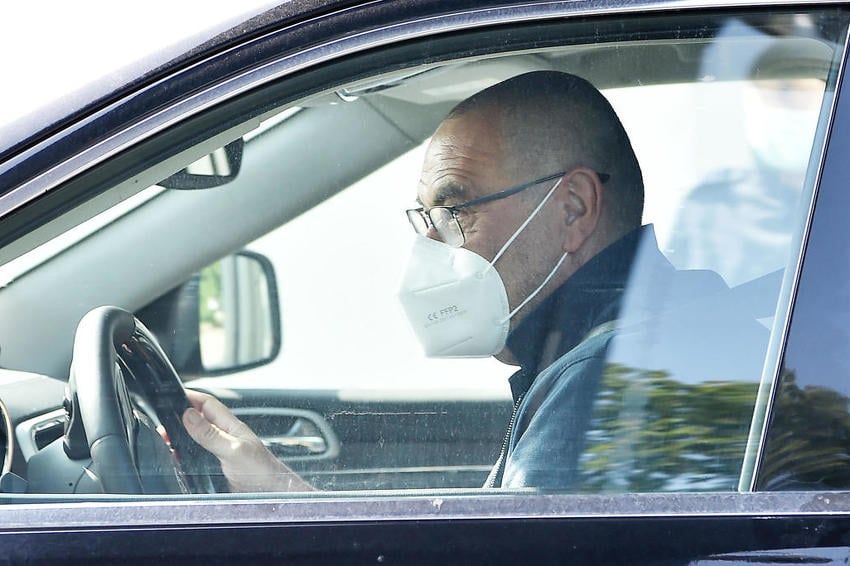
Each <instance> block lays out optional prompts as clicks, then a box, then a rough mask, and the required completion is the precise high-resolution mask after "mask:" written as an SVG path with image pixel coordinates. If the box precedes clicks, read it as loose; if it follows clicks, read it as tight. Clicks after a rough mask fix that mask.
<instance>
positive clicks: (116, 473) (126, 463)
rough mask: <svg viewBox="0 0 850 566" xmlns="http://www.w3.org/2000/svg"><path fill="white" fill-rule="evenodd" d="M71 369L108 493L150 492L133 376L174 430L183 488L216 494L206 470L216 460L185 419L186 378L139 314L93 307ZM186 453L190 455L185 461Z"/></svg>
mask: <svg viewBox="0 0 850 566" xmlns="http://www.w3.org/2000/svg"><path fill="white" fill-rule="evenodd" d="M71 368H72V369H71V380H72V383H71V385H72V388H73V389H74V396H73V404H74V405H75V411H76V413H77V414H78V415H79V418H80V420H81V422H82V426H83V429H84V430H85V442H86V443H87V445H88V451H89V454H90V456H91V459H92V466H93V468H94V472H95V474H96V475H97V477H98V479H99V481H100V483H101V486H102V487H103V490H104V491H105V492H107V493H124V494H141V493H144V492H145V490H144V485H143V481H142V476H141V473H140V469H139V462H138V461H137V459H136V455H135V454H134V444H135V441H136V438H135V437H134V431H136V430H137V429H138V427H139V426H140V424H141V423H140V422H138V417H136V416H135V415H134V412H135V410H134V405H133V403H132V400H131V395H130V390H129V388H128V385H127V381H128V379H129V380H131V383H133V384H135V385H137V386H138V387H137V388H136V389H139V388H141V389H142V391H138V390H136V391H134V392H135V393H137V394H142V396H143V397H144V398H145V400H146V401H147V402H148V404H149V405H151V406H152V407H153V409H154V411H155V412H156V418H158V420H159V421H160V422H161V424H162V425H163V426H164V428H165V430H166V431H167V438H168V439H169V440H170V443H171V448H172V449H173V452H172V456H173V467H174V470H173V471H174V473H175V474H176V476H177V480H178V481H177V483H178V484H179V486H180V492H183V493H186V492H193V493H208V492H211V491H213V488H212V482H211V481H210V477H209V474H208V472H206V471H205V470H207V469H209V468H205V467H204V466H208V465H209V463H210V460H207V459H204V461H200V460H201V455H202V454H206V453H205V452H203V450H202V449H200V447H198V446H197V445H196V444H194V441H192V440H191V438H190V437H189V435H188V433H187V432H186V430H185V429H184V428H183V425H182V422H181V420H180V419H181V415H182V413H183V410H185V408H186V407H188V406H189V401H188V400H187V398H186V393H185V391H184V389H183V385H182V383H181V382H180V378H179V376H178V375H177V372H176V371H175V370H174V367H173V366H172V365H171V362H170V361H169V360H168V357H167V356H166V354H165V353H164V352H163V350H162V348H161V347H160V346H159V344H158V343H157V341H156V339H155V338H154V336H153V335H152V334H151V333H150V331H148V329H147V328H145V326H144V325H143V324H142V323H141V322H140V321H139V320H138V319H136V317H134V316H133V315H132V314H131V313H129V312H127V311H126V310H123V309H121V308H118V307H111V306H104V307H98V308H95V309H93V310H91V311H89V312H88V313H87V314H86V315H85V316H84V317H83V318H82V319H81V320H80V323H79V325H78V326H77V332H76V335H75V338H74V351H73V362H72V366H71ZM125 373H126V374H128V375H125ZM163 442H166V440H165V439H163ZM193 448H194V450H193ZM189 452H191V454H189ZM186 455H188V456H189V458H186V459H184V460H181V458H180V457H181V456H186ZM210 458H211V457H210Z"/></svg>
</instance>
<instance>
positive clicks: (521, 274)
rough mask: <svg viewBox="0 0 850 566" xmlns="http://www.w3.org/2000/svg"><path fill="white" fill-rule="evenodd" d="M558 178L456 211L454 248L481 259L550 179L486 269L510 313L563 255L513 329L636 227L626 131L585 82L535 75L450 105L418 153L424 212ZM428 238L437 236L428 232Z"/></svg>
mask: <svg viewBox="0 0 850 566" xmlns="http://www.w3.org/2000/svg"><path fill="white" fill-rule="evenodd" d="M559 172H564V173H563V175H561V176H559V177H556V178H554V179H550V180H549V181H547V182H543V183H539V184H538V185H536V186H531V187H529V188H527V189H525V190H523V191H521V192H520V193H517V194H515V195H513V196H509V197H506V198H501V199H498V200H492V201H489V202H485V203H482V204H480V205H473V206H469V207H464V208H461V209H459V210H458V211H457V214H458V217H459V222H460V225H461V228H462V231H463V236H464V243H463V246H464V247H465V248H467V249H469V250H471V251H474V252H476V253H477V254H479V255H481V256H482V257H484V258H485V259H487V260H488V261H492V260H493V258H494V257H495V256H496V253H497V252H498V251H499V250H500V249H501V248H502V247H503V246H504V244H505V243H506V242H507V241H508V239H509V238H510V237H511V236H512V235H513V234H514V233H515V232H516V231H517V230H518V229H519V228H520V226H521V225H522V223H523V222H524V221H525V220H526V219H527V218H528V217H529V215H530V214H531V213H532V212H533V211H534V209H535V207H536V206H537V205H538V204H539V203H540V202H541V201H542V200H543V198H544V197H545V196H546V194H547V192H549V191H550V190H551V189H552V187H553V186H554V185H555V183H556V182H558V181H559V180H560V184H559V185H558V187H557V189H555V191H554V192H553V193H552V195H551V197H550V198H549V200H548V201H547V202H546V204H545V206H544V207H543V208H542V209H541V210H540V212H539V213H538V214H537V216H535V218H534V219H533V220H532V221H531V222H530V223H529V224H528V226H527V227H526V228H525V229H524V230H523V231H522V233H521V234H519V236H518V237H517V238H516V240H515V241H514V242H513V243H512V244H511V246H510V247H509V248H508V249H507V250H506V251H505V252H504V255H503V256H501V257H500V258H499V260H498V261H497V263H496V269H497V270H498V272H499V275H500V276H501V278H502V280H503V281H504V284H505V288H506V290H507V293H508V301H509V303H510V306H511V308H512V309H513V308H516V306H517V305H519V304H521V303H522V301H523V300H525V299H526V298H527V297H528V296H529V295H530V294H531V293H533V292H534V290H535V289H537V288H538V287H539V286H540V285H541V283H542V282H543V281H544V280H545V278H546V276H547V275H548V274H549V273H550V272H551V270H552V269H553V268H554V267H555V266H556V265H557V263H558V260H559V259H560V258H561V257H562V256H563V254H564V253H565V252H566V253H568V254H569V255H568V257H567V260H566V261H565V262H564V263H563V265H561V267H560V268H559V269H558V271H557V273H556V274H555V276H553V278H552V279H551V281H550V282H549V283H548V284H547V285H546V286H545V287H544V288H543V290H542V292H541V293H540V294H539V295H538V297H537V298H536V300H535V301H533V302H531V303H529V304H528V305H527V306H526V307H525V308H523V309H522V310H521V311H520V312H519V313H517V315H516V317H515V318H514V319H513V323H516V322H517V321H518V320H521V318H522V317H523V316H524V315H525V314H526V313H527V312H529V311H530V310H531V309H532V308H533V306H534V305H535V304H536V303H537V302H538V301H539V300H542V299H543V298H544V297H545V296H546V295H548V294H549V293H551V291H552V290H554V289H555V288H557V287H558V286H559V285H560V284H561V283H563V282H564V281H565V280H566V279H568V278H569V277H570V276H571V275H572V274H573V273H574V272H575V271H576V270H577V269H578V268H579V267H581V265H583V264H584V263H585V262H586V261H587V260H589V259H590V258H591V257H593V256H594V255H596V254H597V253H598V252H599V251H601V250H602V249H604V248H605V247H606V246H607V245H609V244H610V243H612V242H613V241H615V240H616V239H618V238H619V237H620V236H622V235H624V234H625V233H627V232H629V231H630V230H632V229H634V228H637V227H638V226H639V225H640V222H641V214H642V211H643V181H642V177H641V172H640V167H639V165H638V162H637V159H636V158H635V155H634V152H633V151H632V147H631V144H630V142H629V139H628V136H627V135H626V132H625V130H624V129H623V127H622V124H621V123H620V121H619V119H618V118H617V115H616V113H615V112H614V110H613V109H612V108H611V106H610V104H609V103H608V102H607V100H606V99H605V98H604V97H603V96H602V95H601V94H600V93H599V91H598V90H596V88H594V87H593V86H592V85H591V84H590V83H588V82H587V81H585V80H584V79H581V78H579V77H576V76H573V75H569V74H565V73H559V72H551V71H541V72H532V73H527V74H524V75H520V76H517V77H513V78H511V79H508V80H506V81H504V82H501V83H499V84H497V85H494V86H492V87H490V88H488V89H485V90H483V91H481V92H479V93H477V94H475V95H474V96H472V97H470V98H468V99H466V100H464V101H463V102H461V103H460V104H459V105H458V106H457V107H455V109H454V110H452V112H451V113H450V114H449V115H448V117H447V118H446V119H445V120H444V121H443V122H442V123H441V124H440V126H439V128H438V129H437V131H436V132H435V134H434V136H433V138H432V140H431V144H430V145H429V147H428V151H427V154H426V158H425V164H424V167H423V170H422V176H421V178H420V183H419V200H420V201H421V203H422V205H423V207H424V208H425V209H426V210H427V209H429V208H431V207H434V206H454V205H460V204H463V203H466V202H468V201H470V200H473V199H477V198H481V197H485V196H487V195H491V194H495V193H498V192H500V191H503V190H505V189H508V188H511V187H515V186H518V185H523V184H526V183H529V182H531V181H534V180H536V179H541V178H544V177H551V176H552V175H553V174H556V173H559ZM429 236H431V237H435V238H436V237H438V236H437V234H436V233H435V232H434V231H433V230H432V231H431V232H429Z"/></svg>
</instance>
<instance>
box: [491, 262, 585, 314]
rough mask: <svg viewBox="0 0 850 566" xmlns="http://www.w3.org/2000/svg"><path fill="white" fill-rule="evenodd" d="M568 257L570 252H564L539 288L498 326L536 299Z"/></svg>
mask: <svg viewBox="0 0 850 566" xmlns="http://www.w3.org/2000/svg"><path fill="white" fill-rule="evenodd" d="M568 255H570V252H564V255H562V256H561V259H559V260H558V263H556V264H555V267H554V268H553V269H552V271H550V272H549V275H547V276H546V279H544V280H543V283H541V284H540V286H539V287H537V289H535V290H534V291H533V292H532V293H531V294H530V295H529V296H528V297H526V298H525V300H524V301H523V302H521V303H520V304H519V306H518V307H517V308H515V309H514V310H512V311H511V312H510V314H508V316H507V317H505V318H504V319H503V320H502V321H501V322H500V323H499V324H504V323H506V322H507V321H509V320H510V319H511V318H513V316H514V315H515V314H516V313H517V312H519V309H521V308H522V307H524V306H525V305H527V304H528V301H530V300H531V299H533V298H534V297H536V296H537V294H538V293H539V292H540V291H542V290H543V287H545V286H546V284H547V283H548V282H549V281H550V280H551V279H552V278H553V277H554V276H555V273H557V272H558V268H560V267H561V264H562V263H564V260H565V259H567V256H568Z"/></svg>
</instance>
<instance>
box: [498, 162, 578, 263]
mask: <svg viewBox="0 0 850 566" xmlns="http://www.w3.org/2000/svg"><path fill="white" fill-rule="evenodd" d="M563 179H564V178H563V177H561V178H560V179H558V182H557V183H555V185H554V186H553V187H552V188H551V189H549V192H548V193H546V196H545V197H543V200H541V201H540V204H538V205H537V208H535V209H534V211H532V213H531V214H530V215H529V217H528V218H526V219H525V222H523V223H522V224H520V227H519V229H518V230H517V231H516V232H514V234H513V236H511V237H510V238H508V241H507V242H505V245H504V246H502V249H500V250H499V252H498V253H497V254H496V257H494V258H493V261H491V262H490V267H491V268H492V267H493V266H494V265H495V264H496V262H497V261H499V258H500V257H502V254H504V253H505V251H506V250H507V249H508V246H510V245H511V244H513V243H514V240H516V239H517V236H519V235H520V234H522V231H523V230H525V227H526V226H528V225H529V224H530V223H531V221H532V220H534V217H535V216H537V213H538V212H540V209H541V208H543V205H545V204H546V201H548V200H549V197H551V196H552V193H554V192H555V189H557V188H558V186H559V185H560V184H561V181H562V180H563Z"/></svg>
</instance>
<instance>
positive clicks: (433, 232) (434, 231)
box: [425, 224, 443, 242]
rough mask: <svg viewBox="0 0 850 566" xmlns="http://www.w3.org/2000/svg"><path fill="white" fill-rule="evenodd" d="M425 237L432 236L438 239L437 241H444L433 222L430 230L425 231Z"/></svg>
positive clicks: (433, 238)
mask: <svg viewBox="0 0 850 566" xmlns="http://www.w3.org/2000/svg"><path fill="white" fill-rule="evenodd" d="M425 237H426V238H431V239H432V240H436V241H438V242H442V241H443V238H441V237H440V233H439V232H437V229H436V228H435V227H434V225H433V224H431V225H430V226H428V231H427V232H425Z"/></svg>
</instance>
